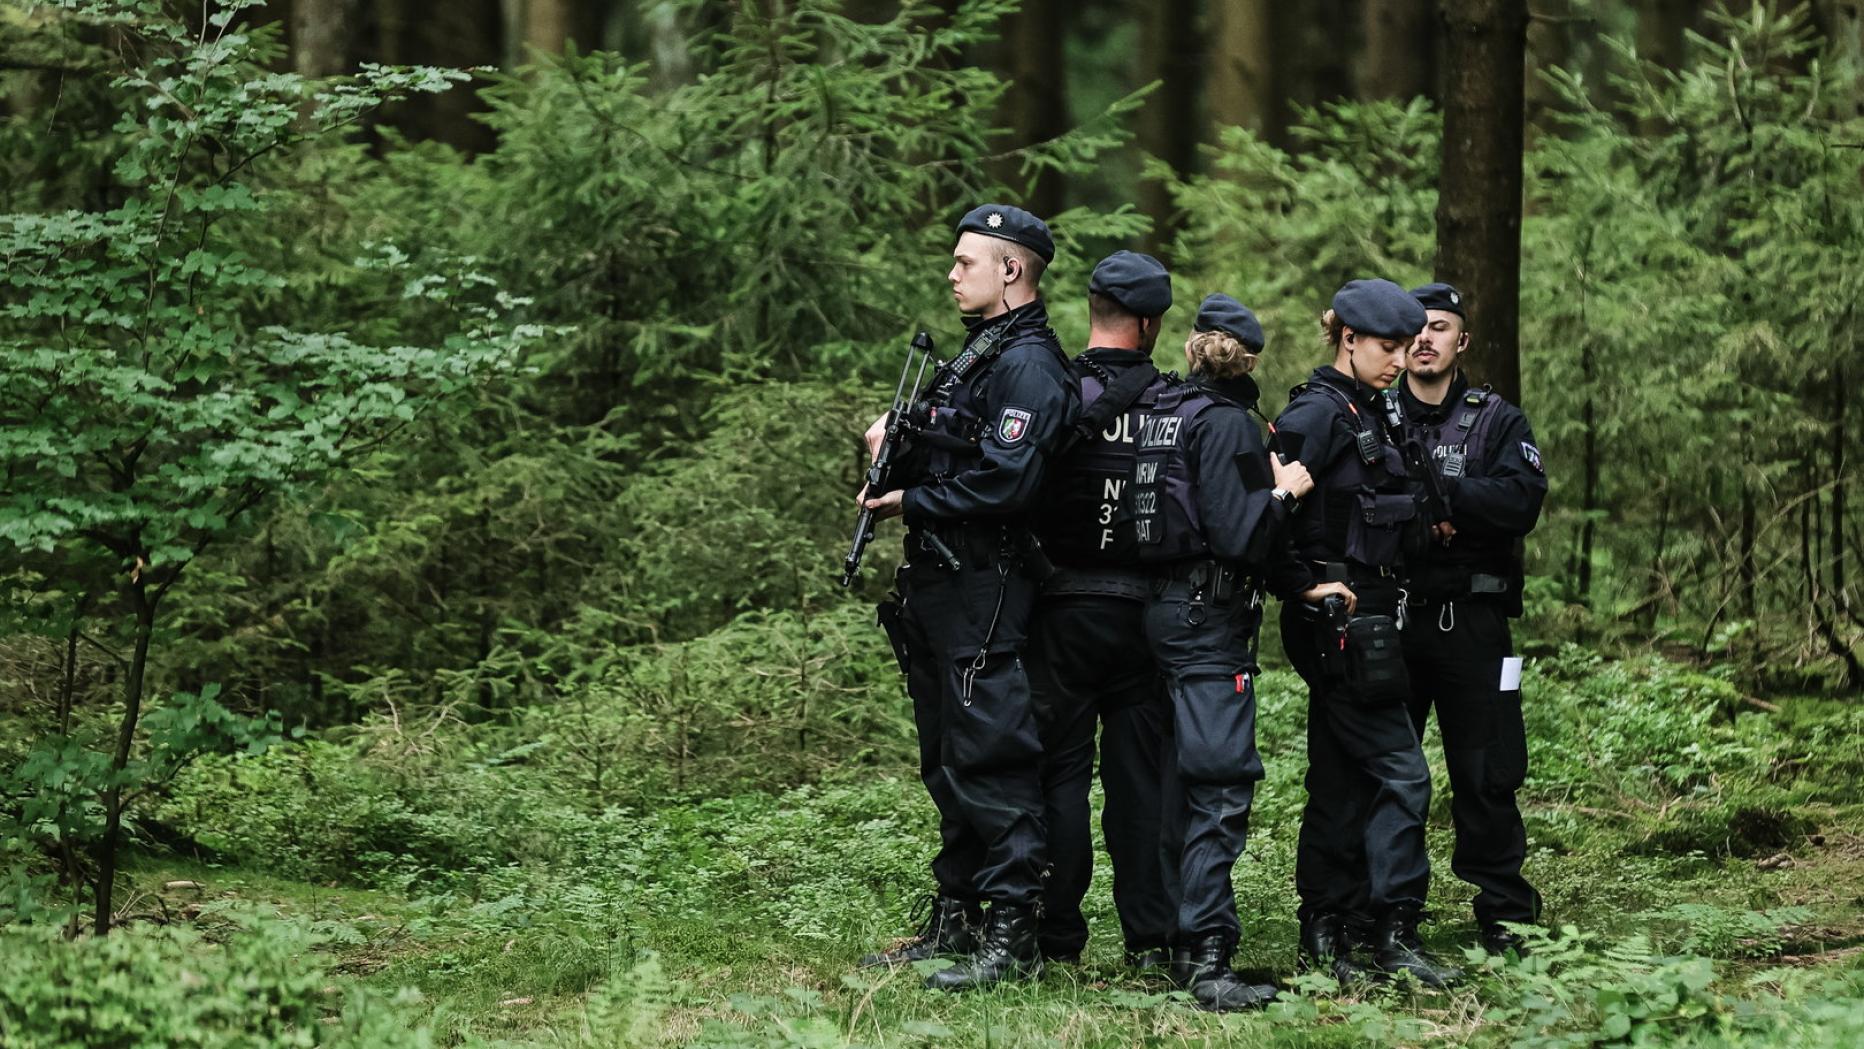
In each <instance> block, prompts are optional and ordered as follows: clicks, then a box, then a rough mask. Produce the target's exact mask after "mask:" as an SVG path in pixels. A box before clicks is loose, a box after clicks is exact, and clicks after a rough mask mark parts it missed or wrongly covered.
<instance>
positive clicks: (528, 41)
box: [524, 0, 571, 58]
mask: <svg viewBox="0 0 1864 1049" xmlns="http://www.w3.org/2000/svg"><path fill="white" fill-rule="evenodd" d="M570 18H571V15H570V4H569V0H524V44H525V46H526V47H527V48H530V49H533V50H536V51H541V52H543V53H545V54H551V55H560V54H562V53H563V46H564V45H565V44H567V43H569V40H570ZM527 58H528V56H527Z"/></svg>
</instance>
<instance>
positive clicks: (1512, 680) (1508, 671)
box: [1502, 656, 1521, 692]
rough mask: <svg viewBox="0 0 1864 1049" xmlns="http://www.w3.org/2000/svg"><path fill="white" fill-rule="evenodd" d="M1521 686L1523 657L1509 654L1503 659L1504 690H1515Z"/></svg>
mask: <svg viewBox="0 0 1864 1049" xmlns="http://www.w3.org/2000/svg"><path fill="white" fill-rule="evenodd" d="M1520 687H1521V657H1520V656H1509V657H1507V658H1506V659H1504V660H1502V691H1503V692H1514V691H1516V690H1518V689H1519V688H1520Z"/></svg>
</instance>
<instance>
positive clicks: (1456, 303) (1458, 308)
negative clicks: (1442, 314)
mask: <svg viewBox="0 0 1864 1049" xmlns="http://www.w3.org/2000/svg"><path fill="white" fill-rule="evenodd" d="M1411 297H1412V298H1414V299H1416V300H1417V301H1418V303H1419V304H1420V305H1422V306H1423V307H1424V308H1425V309H1427V310H1449V311H1450V312H1451V313H1454V314H1456V315H1457V316H1458V317H1461V318H1463V319H1464V320H1468V319H1469V314H1467V313H1464V312H1463V293H1462V292H1460V291H1457V290H1456V289H1455V288H1453V287H1451V286H1449V285H1448V284H1443V283H1436V284H1426V285H1424V286H1423V287H1421V288H1412V289H1411Z"/></svg>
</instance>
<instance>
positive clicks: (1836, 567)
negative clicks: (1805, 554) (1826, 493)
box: [1831, 363, 1851, 612]
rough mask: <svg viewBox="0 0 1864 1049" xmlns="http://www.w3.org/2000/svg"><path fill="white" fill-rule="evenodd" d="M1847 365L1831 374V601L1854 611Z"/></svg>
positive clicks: (1842, 365) (1840, 607)
mask: <svg viewBox="0 0 1864 1049" xmlns="http://www.w3.org/2000/svg"><path fill="white" fill-rule="evenodd" d="M1846 378H1847V377H1846V375H1845V366H1844V364H1843V363H1840V364H1839V365H1838V367H1837V368H1835V369H1833V371H1832V524H1831V529H1832V537H1831V545H1832V555H1831V556H1832V595H1831V599H1832V601H1834V602H1835V603H1836V604H1837V607H1838V609H1839V610H1840V611H1843V612H1849V611H1850V610H1851V595H1850V594H1849V593H1848V592H1847V591H1846V587H1847V585H1848V583H1849V580H1847V579H1846V578H1845V514H1846V499H1845V495H1846V493H1845V445H1846V444H1847V443H1848V442H1847V439H1846V438H1847V435H1846V433H1845V423H1846V420H1845V416H1846V414H1847V410H1848V408H1849V405H1850V392H1849V391H1847V390H1846V389H1845V380H1846Z"/></svg>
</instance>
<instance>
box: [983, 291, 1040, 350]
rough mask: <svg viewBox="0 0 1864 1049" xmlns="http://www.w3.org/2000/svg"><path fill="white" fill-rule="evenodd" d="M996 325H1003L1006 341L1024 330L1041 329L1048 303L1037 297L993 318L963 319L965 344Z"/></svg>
mask: <svg viewBox="0 0 1864 1049" xmlns="http://www.w3.org/2000/svg"><path fill="white" fill-rule="evenodd" d="M998 324H1001V325H1003V329H1004V330H1003V337H1004V338H1006V339H1007V338H1009V337H1010V336H1011V335H1012V334H1015V333H1016V332H1018V331H1021V330H1022V329H1025V328H1039V327H1042V326H1044V325H1046V324H1048V303H1046V302H1043V301H1042V297H1041V296H1040V295H1038V296H1036V297H1035V298H1034V299H1033V300H1031V301H1029V302H1025V303H1023V304H1022V305H1021V306H1018V307H1016V308H1015V309H1013V310H1010V311H1009V312H1008V313H999V314H997V315H996V316H995V317H990V318H984V317H966V318H965V319H964V341H965V343H966V344H967V345H968V344H969V343H970V342H971V340H972V339H975V338H977V337H978V336H979V335H982V334H983V333H984V331H985V330H986V329H988V328H991V327H994V326H995V325H998Z"/></svg>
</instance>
